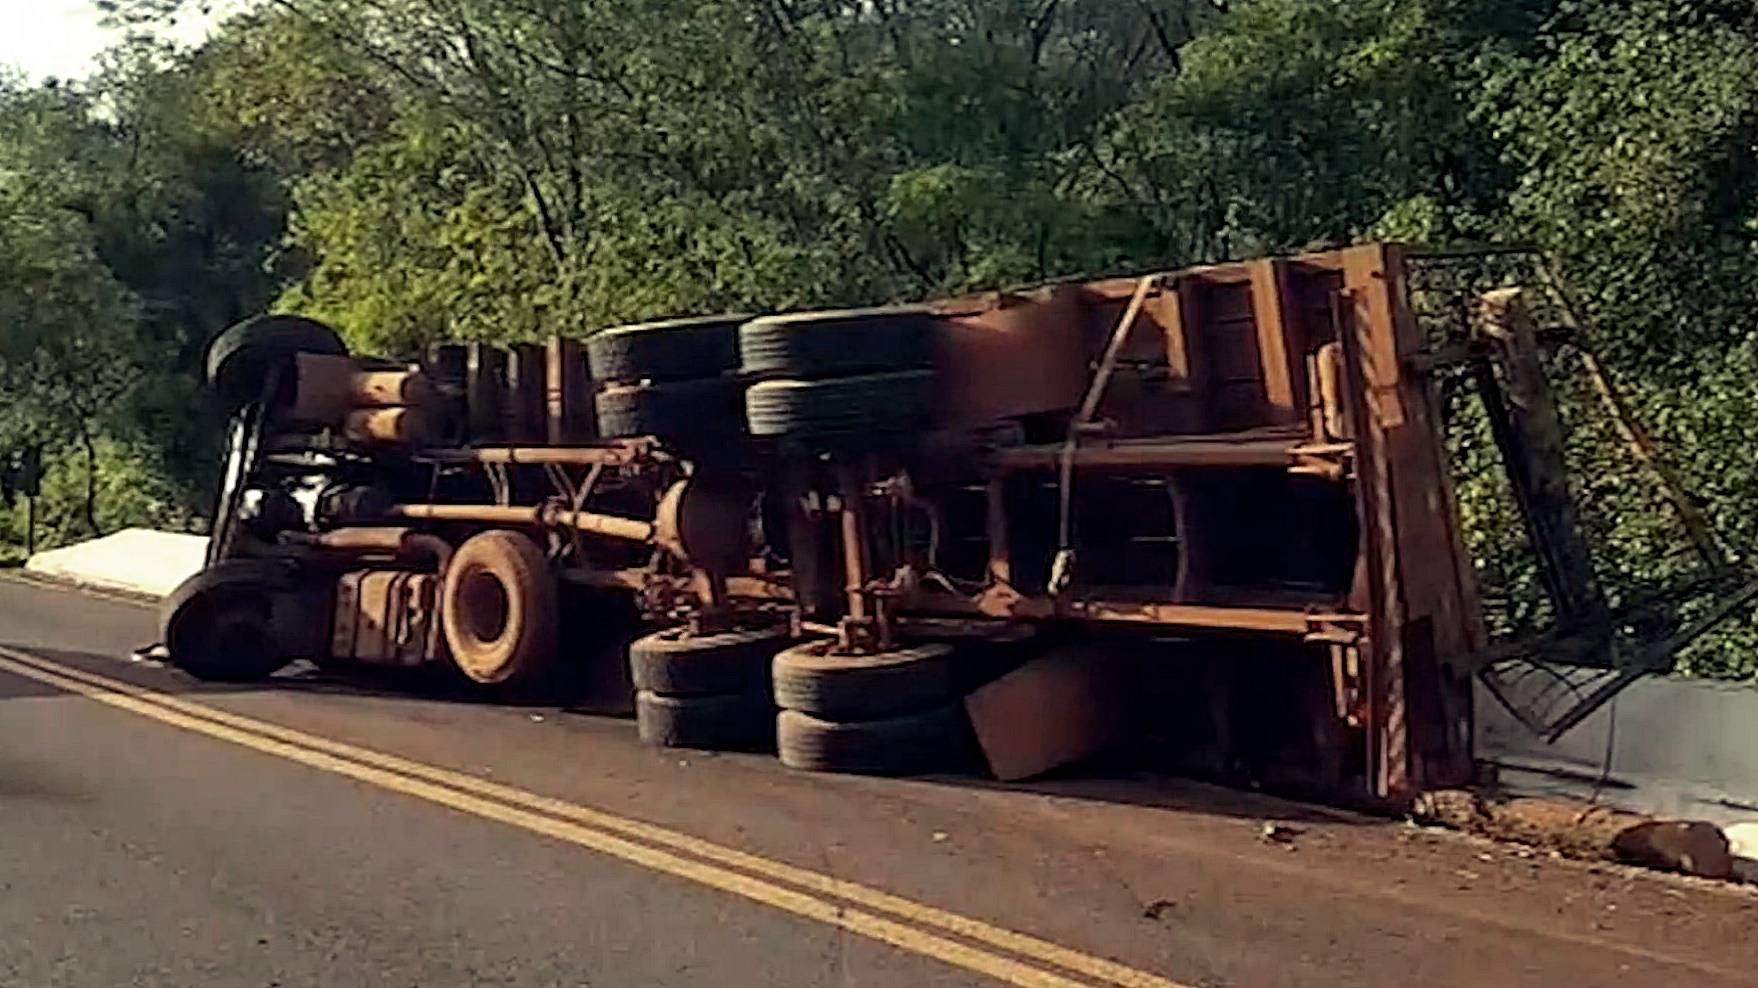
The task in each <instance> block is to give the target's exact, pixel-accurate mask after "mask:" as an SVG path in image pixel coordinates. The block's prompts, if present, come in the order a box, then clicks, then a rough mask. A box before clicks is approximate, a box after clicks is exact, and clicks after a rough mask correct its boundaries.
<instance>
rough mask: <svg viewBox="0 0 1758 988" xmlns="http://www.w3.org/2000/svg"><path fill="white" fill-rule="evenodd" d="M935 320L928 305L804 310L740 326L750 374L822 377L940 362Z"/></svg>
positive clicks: (744, 365) (744, 361)
mask: <svg viewBox="0 0 1758 988" xmlns="http://www.w3.org/2000/svg"><path fill="white" fill-rule="evenodd" d="M933 340H934V320H933V317H932V310H930V309H929V308H927V307H926V306H908V307H904V306H899V307H894V308H886V309H844V310H842V311H836V312H800V313H794V314H791V315H784V316H764V317H762V318H759V319H753V320H751V321H750V322H748V323H745V325H744V326H742V327H740V329H739V361H740V366H741V367H742V369H743V370H744V371H745V372H746V373H749V374H759V375H773V376H776V377H798V378H808V379H810V378H820V377H843V376H846V375H850V374H874V373H879V372H882V371H899V370H917V369H923V368H928V367H932V366H933V365H934V349H933Z"/></svg>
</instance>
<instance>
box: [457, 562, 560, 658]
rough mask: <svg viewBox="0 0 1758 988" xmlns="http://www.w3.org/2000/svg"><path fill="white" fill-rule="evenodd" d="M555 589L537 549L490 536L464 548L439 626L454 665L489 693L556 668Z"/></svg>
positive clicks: (550, 575) (554, 584)
mask: <svg viewBox="0 0 1758 988" xmlns="http://www.w3.org/2000/svg"><path fill="white" fill-rule="evenodd" d="M556 598H557V590H556V581H555V577H554V575H553V574H551V573H550V571H549V564H548V561H547V560H545V559H544V557H543V552H542V550H540V549H538V548H537V544H536V543H535V542H532V541H531V540H530V539H528V538H526V537H525V536H523V535H520V534H519V533H517V532H509V531H500V530H497V531H489V532H483V533H481V534H480V535H475V536H472V537H471V538H469V539H468V540H466V541H465V542H464V544H463V545H462V546H459V547H458V551H457V552H456V553H454V554H453V556H452V561H451V563H450V565H448V566H447V567H446V580H445V584H444V585H443V587H442V588H441V590H440V622H441V626H442V627H443V628H444V630H445V636H446V645H447V649H448V651H449V653H450V654H451V657H452V663H453V665H455V666H457V668H458V671H459V672H461V673H463V674H464V676H465V678H467V679H469V680H470V681H471V682H474V683H479V684H482V685H485V686H490V685H499V684H503V683H510V682H514V681H517V680H523V679H530V678H531V677H532V676H534V675H535V674H537V673H538V672H540V671H541V670H542V669H543V667H544V666H546V665H548V664H549V663H551V662H553V661H554V659H555V654H556V640H557V623H558V615H557V605H556Z"/></svg>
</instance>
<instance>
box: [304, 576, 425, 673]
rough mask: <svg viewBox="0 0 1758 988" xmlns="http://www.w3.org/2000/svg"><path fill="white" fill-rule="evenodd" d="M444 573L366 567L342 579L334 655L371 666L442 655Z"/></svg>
mask: <svg viewBox="0 0 1758 988" xmlns="http://www.w3.org/2000/svg"><path fill="white" fill-rule="evenodd" d="M438 591H439V577H437V576H435V575H433V574H429V573H410V572H405V571H400V570H361V571H356V572H352V573H344V574H343V575H342V576H341V577H340V578H338V579H337V581H336V601H335V611H334V618H333V624H332V630H331V635H330V654H331V656H333V657H335V658H339V659H352V660H354V661H356V662H362V663H366V664H369V665H388V666H404V667H409V666H417V665H421V664H422V663H424V662H427V661H428V660H430V659H433V658H436V657H437V655H438V648H439V645H438V642H439V619H438V612H437V610H436V598H437V595H438Z"/></svg>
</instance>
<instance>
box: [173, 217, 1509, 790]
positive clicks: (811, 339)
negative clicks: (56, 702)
mask: <svg viewBox="0 0 1758 988" xmlns="http://www.w3.org/2000/svg"><path fill="white" fill-rule="evenodd" d="M1408 253H1409V252H1408V251H1407V250H1406V249H1405V248H1403V247H1401V246H1399V245H1395V244H1370V245H1365V246H1357V247H1350V248H1345V249H1339V250H1330V251H1324V252H1318V253H1309V254H1303V255H1299V256H1291V257H1276V258H1264V259H1257V260H1250V261H1245V262H1239V263H1229V264H1220V265H1212V266H1205V267H1196V268H1190V269H1186V270H1178V271H1164V272H1152V273H1147V274H1142V275H1132V276H1128V277H1117V278H1105V279H1098V280H1085V281H1067V282H1058V283H1053V284H1046V285H1041V286H1036V287H1032V288H1029V289H1021V290H1014V291H1005V292H992V293H985V294H979V295H971V296H966V297H960V298H954V299H947V300H940V301H934V302H929V303H923V304H913V305H895V306H887V307H880V308H870V309H854V310H841V311H820V312H794V313H784V314H750V315H728V316H714V317H707V318H688V319H677V320H671V321H666V322H657V323H650V324H643V325H638V326H625V327H618V328H613V329H607V330H604V331H601V332H599V333H597V334H595V335H592V336H590V337H588V338H586V339H585V340H584V341H576V340H570V339H560V338H557V339H553V340H550V341H549V342H548V343H546V344H523V345H516V346H510V347H498V346H492V345H487V344H468V345H444V346H437V347H434V348H432V349H431V350H430V352H428V353H427V354H424V355H422V357H421V359H420V360H418V361H416V362H413V363H410V362H399V361H390V360H380V359H374V358H367V357H361V356H354V355H350V354H349V353H348V352H347V349H346V347H345V346H344V345H343V342H342V339H341V338H340V337H339V336H338V334H337V333H336V332H334V331H333V330H332V329H330V328H329V327H327V326H325V325H323V324H321V323H318V322H315V321H312V320H308V319H304V318H300V317H297V316H290V315H269V316H261V317H257V318H254V319H251V320H248V321H246V322H244V323H241V324H239V325H237V326H234V327H232V328H231V329H229V330H227V331H226V332H224V333H222V334H221V335H219V336H218V337H216V339H215V340H214V341H213V342H212V344H211V345H210V347H209V349H208V352H207V354H206V361H205V362H206V367H205V371H206V376H207V381H208V384H209V385H210V388H211V390H212V393H213V395H214V398H215V401H216V402H217V404H218V406H219V408H220V409H221V410H222V412H223V413H224V415H225V416H226V419H227V422H228V427H227V437H226V442H225V451H226V452H225V467H224V471H223V473H224V476H223V478H222V481H221V485H220V490H219V493H218V497H217V499H216V500H217V503H216V508H215V512H214V519H213V523H212V526H211V541H210V548H209V559H208V566H207V568H206V569H205V570H204V571H203V572H202V573H200V574H199V575H197V576H196V577H194V578H192V579H191V580H190V581H189V582H188V583H186V584H185V585H184V586H183V587H182V588H180V589H179V590H178V591H177V592H176V594H174V595H173V596H172V597H171V598H170V599H169V600H168V601H167V603H166V606H165V609H164V628H163V631H164V643H165V645H166V647H167V648H168V651H169V656H170V660H171V661H172V662H173V663H174V664H175V665H177V666H178V667H180V668H182V669H184V670H186V671H187V672H189V673H191V674H193V675H195V676H198V677H202V678H210V679H221V680H241V679H256V678H262V677H266V676H269V675H271V674H273V673H274V672H276V671H277V670H279V669H280V668H282V667H283V666H285V665H286V664H288V663H289V662H290V661H292V660H294V659H309V660H311V661H314V662H316V663H318V664H319V665H322V666H349V665H361V666H390V667H405V668H408V667H423V668H425V667H433V668H436V669H445V670H449V671H450V674H451V675H453V676H455V677H458V678H460V679H462V680H463V681H465V682H467V683H469V684H472V685H473V686H476V687H480V688H482V689H484V690H490V691H494V690H501V691H505V690H509V689H516V688H517V687H518V684H520V683H521V682H524V683H531V682H538V681H541V680H542V678H543V677H544V676H545V675H547V674H549V673H551V672H553V671H554V670H555V669H557V668H559V667H567V666H570V665H572V666H580V665H583V664H597V665H601V666H602V665H605V664H611V665H614V666H616V667H618V668H619V669H621V668H626V669H627V672H628V676H629V693H630V694H632V696H633V702H634V709H635V713H636V720H637V727H638V729H639V731H640V732H641V736H642V738H643V739H644V740H648V741H651V742H654V743H658V744H671V745H681V746H694V747H708V748H729V749H735V748H744V749H767V748H769V747H770V746H772V745H773V746H774V747H775V748H777V749H778V750H779V754H780V757H781V758H782V760H783V761H784V762H786V763H787V764H789V765H790V766H793V767H796V768H801V769H807V770H832V771H857V772H882V773H908V772H921V771H934V770H938V769H942V768H946V767H950V766H952V765H955V764H957V763H958V761H959V759H961V758H967V757H969V756H970V755H971V753H972V752H973V751H978V750H979V749H978V748H977V747H976V746H974V745H973V738H972V725H971V721H970V717H969V715H968V712H967V703H966V700H967V697H968V696H969V695H971V694H973V692H977V691H981V690H983V689H984V688H986V685H987V684H991V683H993V682H995V681H996V680H997V679H998V678H999V677H1005V676H1007V675H1008V674H1009V672H1010V670H1014V669H1015V668H1017V667H1019V666H1021V665H1022V664H1025V663H1030V662H1032V661H1035V660H1036V659H1037V658H1039V657H1042V656H1045V655H1050V654H1056V655H1062V656H1064V657H1065V658H1064V662H1065V663H1070V662H1071V663H1073V664H1074V665H1075V666H1076V667H1077V668H1078V667H1079V665H1080V663H1082V662H1086V661H1091V662H1093V663H1096V664H1103V665H1105V666H1106V667H1107V669H1108V670H1109V671H1108V672H1107V676H1108V677H1109V678H1108V680H1107V681H1108V683H1109V684H1110V687H1111V688H1110V690H1109V692H1104V693H1102V694H1099V693H1095V694H1094V697H1099V696H1101V695H1102V696H1103V697H1104V698H1105V699H1104V700H1103V702H1104V703H1107V704H1115V708H1114V709H1111V708H1107V709H1103V710H1100V711H1099V712H1098V713H1097V715H1096V716H1098V717H1099V718H1100V719H1101V720H1103V719H1116V720H1118V721H1120V722H1121V721H1124V720H1127V721H1128V723H1129V726H1128V733H1129V736H1130V737H1131V738H1133V739H1135V740H1136V741H1138V742H1139V743H1140V744H1141V745H1142V746H1144V747H1146V748H1152V749H1154V750H1156V751H1158V752H1160V753H1161V754H1164V755H1166V756H1167V757H1166V761H1167V762H1168V763H1171V764H1185V765H1191V764H1194V765H1198V766H1206V767H1207V768H1209V769H1212V770H1215V771H1222V772H1225V771H1226V770H1227V769H1228V768H1229V767H1237V766H1239V765H1241V764H1244V763H1247V762H1249V763H1251V765H1252V766H1253V768H1252V770H1253V771H1258V770H1260V769H1261V770H1262V771H1263V772H1264V773H1266V774H1267V773H1272V772H1273V773H1279V776H1278V777H1282V778H1287V779H1289V780H1290V781H1291V782H1292V783H1293V784H1296V785H1298V786H1300V787H1302V788H1304V789H1307V790H1310V791H1319V792H1324V793H1329V794H1335V795H1336V796H1338V797H1340V798H1358V799H1364V800H1376V801H1384V800H1392V801H1396V800H1401V799H1406V798H1408V797H1409V796H1410V795H1411V794H1413V793H1415V792H1417V791H1419V790H1421V789H1424V788H1429V787H1434V786H1445V785H1454V784H1459V783H1462V782H1465V781H1466V780H1468V779H1469V778H1470V776H1471V774H1472V771H1473V759H1472V695H1473V691H1472V679H1473V672H1474V671H1475V669H1476V668H1477V667H1476V666H1474V665H1473V664H1472V661H1470V659H1471V657H1474V656H1475V657H1482V656H1485V655H1486V654H1489V653H1487V652H1486V649H1487V648H1488V643H1487V641H1486V633H1485V629H1484V621H1483V616H1482V614H1481V612H1480V608H1479V603H1478V599H1477V589H1476V582H1475V579H1474V576H1473V572H1472V568H1471V562H1470V560H1469V558H1468V556H1467V553H1466V551H1465V548H1464V544H1463V540H1462V536H1461V532H1460V530H1459V514H1458V511H1457V510H1456V507H1455V505H1454V503H1453V496H1454V495H1453V488H1452V480H1451V477H1450V475H1449V470H1448V466H1447V453H1446V450H1445V447H1444V443H1443V440H1442V430H1441V427H1440V423H1439V421H1438V417H1439V410H1438V404H1437V394H1436V388H1435V383H1434V378H1435V374H1436V367H1437V363H1436V355H1435V349H1434V347H1433V346H1432V345H1431V341H1429V340H1428V339H1426V338H1425V336H1424V333H1423V330H1422V328H1421V327H1420V326H1419V325H1418V320H1417V318H1416V316H1415V314H1414V310H1413V307H1412V304H1411V298H1410V291H1409V285H1408V280H1409V275H1408V272H1409V267H1410V262H1409V258H1408ZM1067 656H1074V658H1067ZM1125 660H1126V661H1125ZM625 662H626V663H627V666H626V667H624V666H623V663H625ZM1089 699H1092V698H1089ZM1093 702H1100V701H1099V700H1096V699H1095V700H1093ZM1089 715H1092V714H1091V712H1090V711H1089ZM1007 716H1008V717H1010V718H1013V720H1014V721H1015V723H1012V724H1011V725H1009V729H1010V730H1014V731H1022V732H1028V733H1029V732H1032V731H1037V730H1049V729H1051V727H1052V725H1051V724H1050V723H1049V720H1048V719H1051V718H1056V717H1060V716H1064V712H1063V708H1062V707H1060V706H1058V704H1056V703H1047V704H1044V705H1043V706H1042V707H1041V708H1039V709H1037V710H1035V711H1034V710H1032V709H1026V710H1023V711H1022V710H1020V709H1017V708H1016V709H1014V710H1012V711H1010V712H1009V713H1008V714H1007ZM1038 717H1041V718H1045V719H1046V720H1045V722H1043V723H1037V722H1035V721H1034V718H1038Z"/></svg>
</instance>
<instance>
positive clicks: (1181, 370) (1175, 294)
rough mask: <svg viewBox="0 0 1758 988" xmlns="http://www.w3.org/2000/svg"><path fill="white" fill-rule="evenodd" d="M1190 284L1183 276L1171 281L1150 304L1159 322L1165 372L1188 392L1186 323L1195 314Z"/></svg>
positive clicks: (1188, 343) (1176, 385)
mask: <svg viewBox="0 0 1758 988" xmlns="http://www.w3.org/2000/svg"><path fill="white" fill-rule="evenodd" d="M1191 287H1192V286H1191V285H1189V284H1188V283H1187V282H1186V279H1184V278H1178V279H1176V280H1175V281H1173V282H1172V285H1171V290H1170V291H1166V292H1163V293H1161V295H1160V296H1159V297H1158V298H1156V299H1154V300H1153V301H1152V302H1151V303H1150V305H1151V314H1152V315H1153V316H1154V319H1155V321H1156V322H1158V323H1159V324H1160V334H1161V335H1162V336H1163V337H1164V338H1165V340H1166V371H1167V375H1168V377H1170V378H1171V381H1172V387H1174V388H1177V389H1179V390H1183V391H1188V390H1190V389H1191V387H1192V385H1193V383H1194V382H1192V381H1191V366H1190V326H1191V321H1192V319H1191V317H1192V316H1193V315H1194V314H1195V306H1194V304H1193V301H1194V300H1193V299H1192V291H1191Z"/></svg>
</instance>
